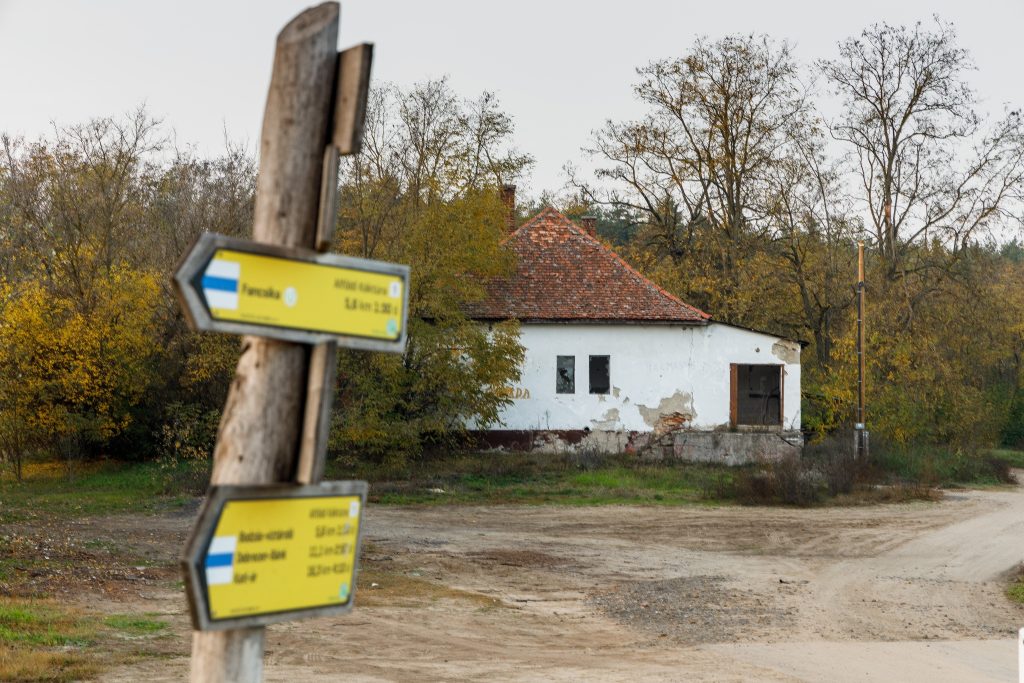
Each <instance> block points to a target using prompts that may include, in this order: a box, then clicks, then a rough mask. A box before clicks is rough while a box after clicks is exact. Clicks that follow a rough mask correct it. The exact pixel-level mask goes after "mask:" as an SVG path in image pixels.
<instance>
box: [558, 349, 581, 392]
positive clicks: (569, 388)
mask: <svg viewBox="0 0 1024 683" xmlns="http://www.w3.org/2000/svg"><path fill="white" fill-rule="evenodd" d="M555 391H556V392H558V393H559V394H575V393H576V356H559V357H558V369H557V372H556V374H555Z"/></svg>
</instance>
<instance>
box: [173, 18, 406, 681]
mask: <svg viewBox="0 0 1024 683" xmlns="http://www.w3.org/2000/svg"><path fill="white" fill-rule="evenodd" d="M338 15H339V7H338V4H337V3H336V2H327V3H324V4H322V5H319V6H318V7H314V8H311V9H309V10H306V11H305V12H303V13H302V14H300V15H298V16H297V17H295V19H293V20H292V21H291V22H289V23H288V25H287V26H285V27H284V29H282V31H281V33H280V34H279V35H278V37H277V44H276V50H275V53H274V65H273V72H272V75H271V81H270V90H269V93H268V95H267V104H266V109H265V111H264V116H263V131H262V134H261V138H260V167H259V176H258V180H257V186H256V203H255V209H254V217H253V241H252V242H249V241H245V240H232V239H228V238H226V237H223V236H218V235H207V236H204V237H202V238H200V240H198V241H197V243H196V245H194V247H193V249H192V250H191V251H190V253H189V254H188V255H186V258H185V259H184V260H183V262H182V265H181V266H180V268H179V271H178V272H177V273H176V274H175V279H174V284H175V288H176V290H177V292H178V295H179V298H180V299H181V302H182V306H183V308H184V309H185V311H186V316H187V317H188V319H189V321H190V323H191V324H192V325H193V326H194V327H195V328H196V329H202V330H215V331H224V332H233V333H238V334H243V335H246V336H244V338H243V344H242V355H241V357H240V358H239V361H238V366H237V369H236V371H235V379H234V381H233V382H232V384H231V388H230V391H229V393H228V399H227V403H226V404H225V406H224V413H223V416H222V418H221V423H220V429H219V432H218V434H217V445H216V447H215V449H214V464H213V474H212V476H211V484H212V488H211V490H210V495H209V497H208V500H207V502H206V505H205V507H204V509H203V512H202V514H201V516H200V519H199V521H198V523H197V525H196V528H195V529H194V531H193V534H192V538H191V539H190V541H189V543H188V546H187V548H186V551H185V554H184V556H183V558H182V563H183V567H184V569H185V576H186V584H187V585H188V596H189V601H190V609H191V612H192V616H193V623H194V627H195V629H196V630H195V631H194V634H193V640H192V674H191V676H192V681H193V682H195V683H200V682H202V683H213V682H218V683H219V682H224V681H237V682H239V683H243V682H244V683H250V682H255V681H259V680H260V679H261V678H262V673H263V639H264V631H263V625H264V624H267V623H271V622H273V621H279V620H281V619H284V618H296V617H298V616H310V615H316V614H328V613H330V614H336V613H340V612H343V611H345V610H347V609H349V607H350V606H351V602H352V596H353V593H354V589H355V577H356V569H357V568H356V563H357V560H358V545H359V543H358V538H359V535H358V533H359V532H358V530H359V520H360V519H361V513H362V507H363V505H364V503H365V496H366V484H365V482H327V483H324V484H320V478H321V476H322V473H323V459H324V449H325V447H326V441H327V429H328V425H329V423H330V411H331V401H332V395H333V389H334V377H335V372H336V351H337V346H338V345H339V344H343V345H345V346H348V347H353V348H365V349H374V350H382V351H392V352H402V351H403V350H404V348H405V334H406V309H407V299H408V285H409V278H408V269H407V268H405V267H404V266H398V265H395V264H384V263H378V262H369V261H363V260H359V259H347V258H344V257H340V256H330V255H317V254H316V253H315V252H316V251H325V250H326V249H328V248H329V247H330V244H331V241H332V236H333V228H334V220H335V211H336V209H335V202H336V195H337V175H338V158H339V155H342V154H354V153H356V152H358V150H359V147H360V144H361V140H362V130H363V121H364V118H365V110H366V99H367V98H366V95H367V92H368V89H369V76H370V63H371V59H372V46H370V45H360V46H357V47H354V48H351V49H349V50H346V51H344V52H342V53H340V54H339V53H338V51H337V41H338ZM318 533H319V534H320V536H319V537H318V536H317V534H318ZM282 582H283V583H284V584H286V585H287V590H282V586H283V584H282Z"/></svg>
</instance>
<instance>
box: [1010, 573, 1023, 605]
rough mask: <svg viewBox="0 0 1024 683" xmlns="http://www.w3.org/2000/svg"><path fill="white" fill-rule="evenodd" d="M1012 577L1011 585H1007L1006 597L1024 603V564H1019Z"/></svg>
mask: <svg viewBox="0 0 1024 683" xmlns="http://www.w3.org/2000/svg"><path fill="white" fill-rule="evenodd" d="M1011 577H1012V578H1011V581H1010V585H1009V586H1007V587H1006V597H1008V598H1010V600H1012V601H1013V602H1016V603H1019V604H1021V605H1024V564H1021V565H1018V566H1017V568H1016V569H1015V570H1014V571H1013V573H1012V574H1011Z"/></svg>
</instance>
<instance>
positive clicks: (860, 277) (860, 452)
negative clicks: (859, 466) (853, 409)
mask: <svg viewBox="0 0 1024 683" xmlns="http://www.w3.org/2000/svg"><path fill="white" fill-rule="evenodd" d="M854 433H855V434H856V441H857V459H858V460H862V459H863V458H864V457H865V455H866V453H865V450H866V448H865V443H864V441H865V439H864V242H858V243H857V424H856V425H855V426H854Z"/></svg>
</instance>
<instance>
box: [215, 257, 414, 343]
mask: <svg viewBox="0 0 1024 683" xmlns="http://www.w3.org/2000/svg"><path fill="white" fill-rule="evenodd" d="M202 290H203V296H204V297H205V299H206V303H207V306H209V309H210V316H211V317H212V318H214V319H215V320H227V321H234V322H241V323H255V324H258V325H272V326H275V327H285V328H291V329H297V330H308V331H311V332H325V333H328V334H343V335H351V336H358V337H368V338H370V339H383V340H388V341H394V340H396V339H398V338H399V337H400V336H401V334H402V304H403V300H404V296H405V291H404V290H405V282H404V281H403V279H402V277H400V276H398V275H392V274H387V273H374V272H368V271H365V270H356V269H353V268H344V267H341V266H333V265H322V264H319V263H308V262H304V261H296V260H292V259H287V258H281V257H277V256H267V255H263V254H250V253H245V252H241V251H232V250H230V249H218V250H217V251H216V252H214V255H213V258H212V259H211V260H210V262H209V265H207V267H206V269H205V271H204V272H203V276H202Z"/></svg>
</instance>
